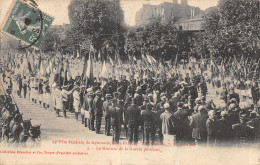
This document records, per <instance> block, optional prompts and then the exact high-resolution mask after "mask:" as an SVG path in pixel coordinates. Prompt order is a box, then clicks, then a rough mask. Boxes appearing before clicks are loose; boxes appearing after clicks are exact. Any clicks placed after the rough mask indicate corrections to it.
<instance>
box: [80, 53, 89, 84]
mask: <svg viewBox="0 0 260 165" xmlns="http://www.w3.org/2000/svg"><path fill="white" fill-rule="evenodd" d="M89 56H90V52H89ZM87 61H88V59H87V56H85V60H84V65H83V71H82V80H86V71H87V66H88V62H87Z"/></svg>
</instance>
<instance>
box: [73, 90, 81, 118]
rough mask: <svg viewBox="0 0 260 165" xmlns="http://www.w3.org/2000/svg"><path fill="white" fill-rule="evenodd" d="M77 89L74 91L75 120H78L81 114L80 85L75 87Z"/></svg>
mask: <svg viewBox="0 0 260 165" xmlns="http://www.w3.org/2000/svg"><path fill="white" fill-rule="evenodd" d="M75 87H76V89H75V90H74V91H73V93H72V96H73V107H74V109H75V118H76V120H78V115H79V113H80V88H79V86H78V85H76V86H75Z"/></svg>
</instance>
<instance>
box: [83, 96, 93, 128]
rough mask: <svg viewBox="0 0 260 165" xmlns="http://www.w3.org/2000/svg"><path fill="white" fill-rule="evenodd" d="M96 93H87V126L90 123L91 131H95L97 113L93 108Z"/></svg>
mask: <svg viewBox="0 0 260 165" xmlns="http://www.w3.org/2000/svg"><path fill="white" fill-rule="evenodd" d="M93 100H94V93H93V92H92V91H90V92H88V93H87V100H86V103H85V108H84V109H85V126H86V122H87V121H88V127H89V130H91V131H95V125H94V123H95V111H94V106H93Z"/></svg>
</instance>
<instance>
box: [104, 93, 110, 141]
mask: <svg viewBox="0 0 260 165" xmlns="http://www.w3.org/2000/svg"><path fill="white" fill-rule="evenodd" d="M105 98H106V100H105V101H104V102H103V107H102V110H103V113H104V117H105V135H106V136H109V135H110V128H111V125H110V116H109V113H108V107H109V106H111V98H112V95H111V94H106V96H105Z"/></svg>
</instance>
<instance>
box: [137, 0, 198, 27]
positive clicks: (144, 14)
mask: <svg viewBox="0 0 260 165" xmlns="http://www.w3.org/2000/svg"><path fill="white" fill-rule="evenodd" d="M201 12H202V11H201V10H200V8H198V7H193V6H189V5H188V3H187V0H181V3H180V4H178V2H177V0H173V2H172V3H170V2H164V3H162V4H160V5H150V4H144V5H143V8H142V9H141V10H139V11H138V12H137V13H136V18H135V21H136V26H144V25H147V24H149V23H151V22H153V21H155V20H156V19H160V20H161V21H162V22H164V23H168V22H169V21H171V20H173V19H176V20H180V19H183V20H189V19H192V18H194V17H195V16H196V15H198V14H199V13H201Z"/></svg>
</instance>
